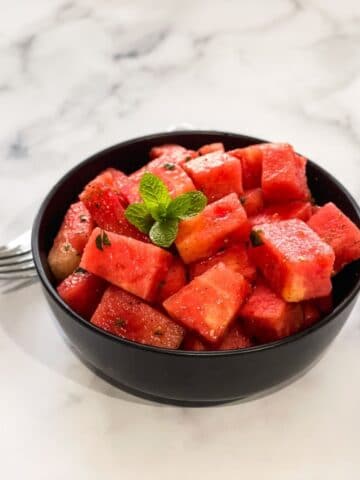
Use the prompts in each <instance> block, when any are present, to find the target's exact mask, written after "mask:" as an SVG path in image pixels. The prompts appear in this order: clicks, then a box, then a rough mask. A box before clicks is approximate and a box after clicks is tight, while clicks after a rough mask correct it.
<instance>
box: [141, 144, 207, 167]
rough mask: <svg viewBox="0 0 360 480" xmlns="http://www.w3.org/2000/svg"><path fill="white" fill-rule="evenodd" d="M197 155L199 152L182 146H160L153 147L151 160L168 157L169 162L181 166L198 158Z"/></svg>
mask: <svg viewBox="0 0 360 480" xmlns="http://www.w3.org/2000/svg"><path fill="white" fill-rule="evenodd" d="M197 155H198V154H197V152H195V151H194V150H188V149H186V148H184V147H182V146H181V145H176V144H165V145H160V146H158V147H153V148H152V149H151V150H150V159H151V160H154V159H155V158H158V157H161V156H164V157H168V160H171V161H173V162H175V163H179V164H181V163H183V162H186V161H188V160H191V159H192V158H195V157H197Z"/></svg>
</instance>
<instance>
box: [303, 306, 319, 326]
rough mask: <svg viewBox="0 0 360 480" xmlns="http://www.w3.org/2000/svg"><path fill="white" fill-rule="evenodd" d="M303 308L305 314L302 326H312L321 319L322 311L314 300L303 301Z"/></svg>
mask: <svg viewBox="0 0 360 480" xmlns="http://www.w3.org/2000/svg"><path fill="white" fill-rule="evenodd" d="M302 309H303V314H304V319H303V325H302V328H307V327H311V325H313V324H314V323H316V322H317V321H318V320H320V318H321V311H320V310H319V308H318V307H317V305H316V303H315V302H314V301H313V300H306V302H303V303H302Z"/></svg>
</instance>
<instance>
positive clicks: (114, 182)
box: [79, 168, 129, 205]
mask: <svg viewBox="0 0 360 480" xmlns="http://www.w3.org/2000/svg"><path fill="white" fill-rule="evenodd" d="M128 182H129V178H128V176H127V175H125V173H123V172H121V171H120V170H116V169H115V168H107V169H106V170H104V171H102V172H101V173H99V175H97V176H96V177H95V178H94V179H93V180H91V182H89V183H88V184H87V185H86V186H85V188H84V190H83V192H82V193H81V194H80V195H79V198H80V200H82V197H83V196H84V195H85V196H86V194H84V192H85V191H88V190H89V189H90V188H91V187H94V186H96V187H97V188H99V189H104V188H106V187H108V188H111V189H112V190H114V191H115V192H117V193H118V194H119V196H120V199H121V201H122V202H123V204H124V205H126V201H125V198H124V197H122V196H121V190H122V188H123V187H124V186H125V185H126V184H127V183H128Z"/></svg>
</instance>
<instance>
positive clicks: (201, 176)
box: [183, 151, 243, 202]
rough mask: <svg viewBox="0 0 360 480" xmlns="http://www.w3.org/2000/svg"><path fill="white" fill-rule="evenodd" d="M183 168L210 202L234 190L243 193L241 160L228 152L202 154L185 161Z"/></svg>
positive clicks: (239, 193)
mask: <svg viewBox="0 0 360 480" xmlns="http://www.w3.org/2000/svg"><path fill="white" fill-rule="evenodd" d="M183 168H184V170H185V171H186V173H187V174H188V175H189V176H190V177H191V179H192V181H193V182H194V184H195V186H196V188H197V189H198V190H202V191H203V192H204V194H205V195H206V197H207V199H208V201H209V202H213V201H214V200H218V199H219V198H222V197H225V196H226V195H228V194H229V193H232V192H235V193H237V194H238V195H241V194H242V193H243V186H242V174H241V165H240V162H239V160H238V159H237V158H236V157H232V156H231V155H228V154H227V153H223V152H221V151H218V152H213V153H208V154H207V155H202V156H201V157H197V158H194V159H193V160H190V161H189V162H186V163H184V165H183Z"/></svg>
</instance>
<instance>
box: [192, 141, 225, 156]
mask: <svg viewBox="0 0 360 480" xmlns="http://www.w3.org/2000/svg"><path fill="white" fill-rule="evenodd" d="M198 152H199V155H207V154H208V153H213V152H225V148H224V144H223V143H221V142H215V143H209V144H208V145H203V146H202V147H200V148H199V149H198Z"/></svg>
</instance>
